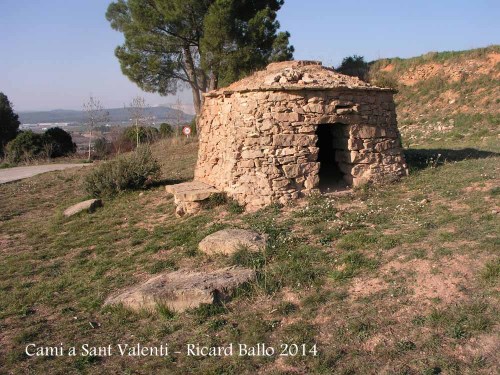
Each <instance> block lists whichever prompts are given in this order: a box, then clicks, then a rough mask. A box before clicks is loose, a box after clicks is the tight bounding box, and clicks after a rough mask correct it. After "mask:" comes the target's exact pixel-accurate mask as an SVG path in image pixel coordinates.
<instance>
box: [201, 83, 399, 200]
mask: <svg viewBox="0 0 500 375" xmlns="http://www.w3.org/2000/svg"><path fill="white" fill-rule="evenodd" d="M319 124H330V125H329V126H332V129H333V134H334V144H333V145H332V150H335V151H333V152H335V159H336V160H337V162H338V164H339V167H340V169H341V171H342V172H343V173H344V179H345V180H346V181H347V182H348V183H350V184H352V185H354V186H357V185H360V184H363V183H366V182H369V181H371V182H379V181H385V180H388V179H393V178H397V177H400V176H402V175H405V174H407V167H406V164H405V160H404V156H403V153H402V150H401V144H400V140H399V132H398V129H397V120H396V112H395V105H394V101H393V91H391V90H383V89H367V88H360V89H352V88H336V89H331V88H329V89H323V90H322V89H318V88H316V89H314V90H310V89H309V90H307V89H304V90H276V91H275V90H263V91H260V90H255V91H244V90H243V91H235V92H229V93H227V92H220V91H216V92H213V93H209V94H207V95H206V96H205V103H204V106H203V110H202V115H201V118H200V123H199V126H200V147H199V153H198V162H197V166H196V170H195V179H196V180H199V181H202V182H204V183H207V184H209V185H212V186H215V187H216V188H217V189H219V190H222V191H225V192H226V193H227V194H228V195H229V196H231V197H233V198H234V199H236V200H237V201H238V202H239V203H240V204H244V205H247V207H248V208H250V209H253V208H259V207H262V206H265V205H268V204H270V203H272V202H280V203H286V202H288V201H289V200H291V199H296V198H298V197H300V196H302V195H307V194H310V193H312V192H316V191H317V188H318V184H319V169H320V163H319V162H318V152H319V149H318V147H317V146H316V145H317V141H318V136H317V134H316V130H317V127H318V125H319Z"/></svg>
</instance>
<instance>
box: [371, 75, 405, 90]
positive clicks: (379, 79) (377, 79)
mask: <svg viewBox="0 0 500 375" xmlns="http://www.w3.org/2000/svg"><path fill="white" fill-rule="evenodd" d="M369 81H370V83H372V84H374V85H376V86H379V87H389V88H391V89H396V88H398V79H397V78H396V76H395V75H394V74H393V73H389V72H377V73H375V74H373V75H372V76H371V77H370V79H369Z"/></svg>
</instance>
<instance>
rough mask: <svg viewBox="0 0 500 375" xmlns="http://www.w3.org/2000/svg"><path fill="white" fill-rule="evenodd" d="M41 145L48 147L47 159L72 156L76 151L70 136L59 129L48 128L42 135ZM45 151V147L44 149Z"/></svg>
mask: <svg viewBox="0 0 500 375" xmlns="http://www.w3.org/2000/svg"><path fill="white" fill-rule="evenodd" d="M43 143H45V144H46V145H49V146H50V147H48V149H50V153H49V154H48V155H47V156H49V157H53V158H56V157H59V156H66V155H68V154H72V153H74V152H75V151H76V144H75V143H74V142H73V139H72V138H71V134H69V133H68V132H67V131H65V130H63V129H61V128H57V127H56V128H50V129H48V130H47V131H46V132H45V133H44V134H43ZM45 148H46V149H47V147H45Z"/></svg>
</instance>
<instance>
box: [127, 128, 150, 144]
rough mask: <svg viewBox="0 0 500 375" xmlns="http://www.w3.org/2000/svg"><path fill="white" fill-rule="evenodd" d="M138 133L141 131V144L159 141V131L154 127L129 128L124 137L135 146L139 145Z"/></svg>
mask: <svg viewBox="0 0 500 375" xmlns="http://www.w3.org/2000/svg"><path fill="white" fill-rule="evenodd" d="M137 131H139V143H153V142H154V141H156V140H157V139H158V135H159V131H158V129H156V128H154V127H152V126H138V127H135V126H129V127H127V128H125V130H124V131H123V136H124V137H125V138H126V139H128V140H129V141H130V142H131V143H132V144H133V145H135V144H137Z"/></svg>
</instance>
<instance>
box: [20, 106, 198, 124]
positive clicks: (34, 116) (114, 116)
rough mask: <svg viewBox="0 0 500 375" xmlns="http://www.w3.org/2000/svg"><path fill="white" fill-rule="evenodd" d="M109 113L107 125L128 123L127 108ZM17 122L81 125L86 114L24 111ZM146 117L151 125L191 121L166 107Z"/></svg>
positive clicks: (111, 110)
mask: <svg viewBox="0 0 500 375" xmlns="http://www.w3.org/2000/svg"><path fill="white" fill-rule="evenodd" d="M106 111H107V112H108V113H109V122H108V123H109V124H112V125H128V124H129V123H130V117H131V116H130V112H129V109H127V108H110V109H106ZM18 114H19V120H20V121H21V124H23V125H28V124H30V125H36V124H40V125H41V124H56V123H68V124H75V125H81V124H85V122H86V118H87V117H86V113H85V112H84V111H78V110H66V109H56V110H52V111H36V112H31V111H24V112H18ZM146 116H147V117H148V118H150V119H151V123H152V125H159V124H160V123H162V122H168V123H172V124H177V123H185V122H189V121H191V119H192V118H193V115H190V114H187V113H185V112H183V111H180V110H177V109H173V108H171V107H168V106H157V107H150V108H147V109H146Z"/></svg>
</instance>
